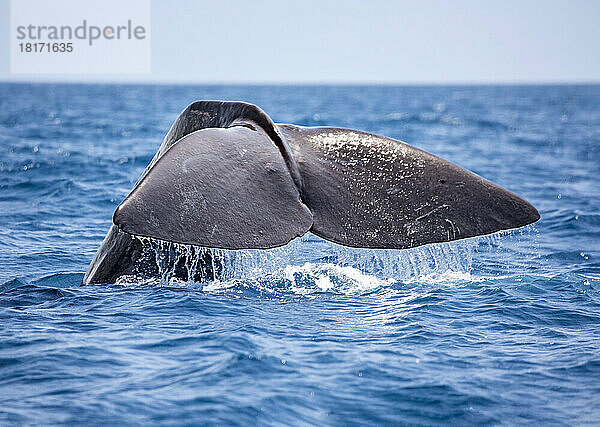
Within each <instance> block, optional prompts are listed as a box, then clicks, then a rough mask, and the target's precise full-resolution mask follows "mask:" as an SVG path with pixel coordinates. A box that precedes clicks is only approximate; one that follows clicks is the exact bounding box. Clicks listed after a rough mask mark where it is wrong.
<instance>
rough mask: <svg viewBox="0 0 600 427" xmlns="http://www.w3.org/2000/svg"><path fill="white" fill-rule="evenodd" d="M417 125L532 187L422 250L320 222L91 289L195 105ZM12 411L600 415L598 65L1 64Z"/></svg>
mask: <svg viewBox="0 0 600 427" xmlns="http://www.w3.org/2000/svg"><path fill="white" fill-rule="evenodd" d="M199 99H222V100H244V101H248V102H252V103H255V104H257V105H259V106H260V107H261V108H263V109H264V110H265V111H266V112H267V113H268V114H269V115H270V116H271V117H272V118H273V119H274V120H275V121H276V122H287V123H295V124H300V125H331V126H340V127H349V128H355V129H360V130H364V131H368V132H374V133H378V134H383V135H386V136H390V137H393V138H398V139H401V140H404V141H406V142H408V143H410V144H412V145H415V146H417V147H419V148H422V149H425V150H427V151H430V152H433V153H435V154H437V155H439V156H441V157H444V158H446V159H448V160H451V161H453V162H455V163H458V164H459V165H461V166H463V167H466V168H468V169H470V170H472V171H474V172H476V173H478V174H480V175H482V176H484V177H486V178H487V179H490V180H492V181H494V182H496V183H498V184H500V185H501V186H503V187H506V188H508V189H510V190H512V191H514V192H516V193H517V194H519V195H521V196H523V197H525V198H526V199H528V200H529V201H530V202H532V203H533V204H534V205H535V206H536V207H537V208H538V209H539V211H540V213H541V215H542V219H541V220H540V221H539V222H538V223H536V224H535V225H534V226H529V227H526V228H524V229H520V230H516V231H512V232H508V233H500V234H497V235H493V236H486V237H480V238H474V239H468V240H464V241H459V242H453V243H448V244H441V245H430V246H426V247H422V248H417V249H411V250H408V251H368V250H349V249H345V248H343V247H338V246H334V245H331V244H328V243H326V242H324V241H322V240H320V239H318V238H316V237H314V236H308V237H306V238H304V239H301V240H299V241H295V242H292V244H290V245H289V246H288V247H284V248H282V249H278V250H274V251H268V252H249V253H245V254H241V256H240V259H239V260H238V263H237V264H236V266H235V268H234V270H233V271H232V272H231V274H230V278H228V279H227V280H220V281H215V282H210V283H183V282H178V281H169V280H168V278H167V280H162V281H156V282H154V283H152V282H135V281H123V282H121V283H117V284H114V285H108V286H107V285H103V286H98V285H93V286H84V287H82V286H80V283H81V280H82V278H83V273H84V272H85V270H86V269H87V265H88V264H89V262H90V260H91V258H92V256H93V255H94V253H95V251H96V249H97V248H98V246H99V245H100V242H101V240H102V238H103V237H104V234H105V233H106V231H107V230H108V228H109V226H110V223H111V217H112V213H113V211H114V209H115V208H116V206H117V205H118V204H119V203H120V201H121V200H122V199H123V198H124V196H125V195H126V194H127V193H128V192H129V191H130V189H131V188H132V186H133V184H134V183H135V181H136V179H137V178H138V176H139V175H140V173H141V172H142V171H143V169H144V168H145V166H146V165H147V164H148V162H149V161H150V159H151V158H152V156H153V155H154V153H155V151H156V149H157V148H158V146H159V144H160V142H161V141H162V138H163V136H164V134H165V133H166V131H167V130H168V129H169V127H170V125H171V123H172V122H173V120H174V119H175V118H176V117H177V115H178V114H179V112H180V111H181V110H183V108H184V107H185V106H186V105H188V104H189V103H191V102H193V101H195V100H199ZM0 105H1V108H0V424H3V425H6V424H58V423H60V424H136V423H170V424H232V425H248V424H261V425H272V424H273V425H276V424H290V425H307V424H317V425H322V424H326V425H353V424H377V425H391V424H394V425H396V424H422V425H439V424H461V425H465V424H524V423H526V424H533V423H543V424H598V423H600V409H599V407H600V294H599V292H600V186H599V185H598V179H597V178H598V176H599V174H600V86H523V87H511V86H501V87H491V86H490V87H487V86H482V87H470V86H459V87H376V86H374V87H350V86H315V87H311V86H302V87H289V86H181V85H177V86H166V85H163V86H152V85H59V84H7V83H4V84H0Z"/></svg>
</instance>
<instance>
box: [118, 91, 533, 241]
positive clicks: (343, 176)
mask: <svg viewBox="0 0 600 427" xmlns="http://www.w3.org/2000/svg"><path fill="white" fill-rule="evenodd" d="M539 217H540V216H539V213H538V212H537V210H536V209H535V208H534V207H533V206H532V205H531V204H529V203H528V202H527V201H525V200H524V199H522V198H520V197H519V196H517V195H515V194H513V193H511V192H510V191H508V190H505V189H503V188H501V187H499V186H498V185H496V184H493V183H491V182H489V181H487V180H485V179H484V178H482V177H480V176H478V175H475V174H473V173H471V172H469V171H467V170H465V169H463V168H461V167H459V166H457V165H455V164H453V163H451V162H448V161H446V160H444V159H441V158H439V157H437V156H434V155H432V154H429V153H427V152H425V151H422V150H419V149H417V148H414V147H412V146H410V145H408V144H405V143H403V142H400V141H397V140H393V139H390V138H385V137H381V136H377V135H373V134H369V133H365V132H359V131H355V130H348V129H339V128H327V127H317V128H308V127H300V126H293V125H282V124H275V123H273V121H272V120H271V119H270V118H269V116H267V115H266V114H265V113H264V112H263V111H262V110H261V109H260V108H258V107H256V106H254V105H251V104H247V103H243V102H218V101H201V102H196V103H194V104H192V105H190V106H189V107H188V108H186V109H185V110H184V111H183V113H182V114H181V115H180V116H179V118H178V119H177V120H176V122H175V123H174V124H173V126H172V128H171V130H170V131H169V133H168V134H167V136H166V137H165V140H164V142H163V144H162V146H161V147H160V149H159V151H158V152H157V154H156V156H155V158H154V159H153V160H152V162H151V163H150V165H149V166H148V168H147V169H146V171H145V172H144V174H143V175H142V177H141V178H140V180H139V181H138V183H137V185H136V186H135V188H134V189H133V191H132V192H131V193H130V194H129V195H128V196H127V197H126V198H125V200H124V201H123V202H122V203H121V205H119V207H118V208H117V210H116V211H115V214H114V217H113V222H114V224H115V225H116V226H117V227H118V228H119V229H120V230H122V231H124V232H126V233H129V234H133V235H138V236H147V237H153V238H157V239H161V240H167V241H172V242H177V243H185V244H193V245H199V246H205V247H216V248H224V249H248V248H271V247H276V246H281V245H284V244H286V243H287V242H289V241H290V240H292V239H294V238H295V237H298V236H301V235H303V234H305V233H306V232H308V231H310V232H312V233H314V234H316V235H318V236H320V237H323V238H325V239H327V240H330V241H333V242H335V243H339V244H342V245H346V246H353V247H367V248H393V249H404V248H410V247H415V246H420V245H424V244H428V243H436V242H448V241H452V240H457V239H463V238H467V237H473V236H478V235H483V234H489V233H493V232H496V231H499V230H505V229H510V228H516V227H521V226H524V225H527V224H530V223H533V222H535V221H537V220H538V219H539Z"/></svg>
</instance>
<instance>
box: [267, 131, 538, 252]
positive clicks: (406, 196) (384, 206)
mask: <svg viewBox="0 0 600 427" xmlns="http://www.w3.org/2000/svg"><path fill="white" fill-rule="evenodd" d="M279 129H280V130H281V133H282V135H283V137H284V139H285V140H286V141H287V142H288V143H289V144H290V146H291V148H292V151H293V153H294V156H295V158H296V160H297V162H298V166H299V170H300V175H301V176H302V180H303V188H302V191H301V195H302V200H303V201H304V203H305V204H306V205H307V206H308V208H309V209H310V211H311V212H312V214H313V226H312V228H311V230H310V231H311V232H313V233H314V234H316V235H318V236H320V237H323V238H324V239H327V240H331V241H333V242H335V243H339V244H342V245H346V246H354V247H368V248H386V249H406V248H411V247H415V246H420V245H424V244H427V243H437V242H448V241H451V240H457V239H463V238H466V237H473V236H479V235H483V234H489V233H493V232H496V231H499V230H506V229H510V228H516V227H521V226H524V225H527V224H530V223H532V222H535V221H537V220H538V219H539V214H538V212H537V210H536V209H535V208H534V207H533V206H532V205H531V204H529V203H528V202H527V201H525V200H523V199H522V198H520V197H519V196H517V195H515V194H513V193H511V192H510V191H508V190H505V189H503V188H502V187H499V186H498V185H496V184H493V183H491V182H490V181H487V180H485V179H483V178H481V177H480V176H478V175H475V174H474V173H471V172H469V171H467V170H465V169H463V168H461V167H459V166H457V165H455V164H453V163H451V162H449V161H447V160H444V159H441V158H439V157H437V156H434V155H432V154H429V153H427V152H425V151H422V150H419V149H417V148H415V147H412V146H410V145H408V144H405V143H404V142H401V141H397V140H394V139H390V138H384V137H381V136H377V135H373V134H369V133H365V132H359V131H355V130H349V129H338V128H326V127H317V128H307V127H299V126H291V125H279Z"/></svg>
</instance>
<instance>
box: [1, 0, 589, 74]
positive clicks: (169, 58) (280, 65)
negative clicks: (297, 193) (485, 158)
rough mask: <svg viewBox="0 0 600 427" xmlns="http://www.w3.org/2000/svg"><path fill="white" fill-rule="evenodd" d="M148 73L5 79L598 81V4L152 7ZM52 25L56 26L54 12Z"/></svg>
mask: <svg viewBox="0 0 600 427" xmlns="http://www.w3.org/2000/svg"><path fill="white" fill-rule="evenodd" d="M151 7H152V12H151V28H150V31H149V37H150V40H151V55H152V57H151V73H148V74H132V75H126V74H11V73H10V48H9V45H10V42H9V41H10V40H11V39H10V34H9V33H10V25H9V24H10V13H9V12H10V2H9V0H0V16H2V18H1V19H3V20H4V21H3V24H4V25H1V26H0V39H2V40H4V41H5V42H4V43H2V47H1V48H0V57H2V58H4V60H3V61H2V67H0V81H3V82H12V81H18V82H65V83H68V82H74V83H96V82H98V83H150V84H174V83H175V84H207V85H231V84H250V85H269V84H277V85H299V84H301V85H332V84H333V85H395V86H419V85H427V86H429V85H460V86H462V85H520V84H598V83H600V55H599V54H598V52H600V26H598V25H597V22H596V21H597V17H598V16H600V2H593V1H584V0H580V1H562V0H561V1H553V2H544V1H540V0H531V1H525V2H516V1H508V2H503V3H501V4H488V3H482V2H477V1H471V0H460V1H456V2H452V3H448V2H444V1H438V0H435V1H433V0H431V1H427V2H423V3H417V2H393V1H388V0H380V1H376V2H372V3H368V4H367V3H364V2H361V1H358V0H351V1H346V2H344V3H338V2H334V1H331V0H329V1H321V2H317V1H313V0H310V1H304V2H302V3H301V4H300V3H289V4H287V3H286V4H280V3H278V2H275V1H272V0H260V1H256V2H253V3H251V4H250V3H244V2H240V1H231V2H218V3H211V2H206V1H198V2H192V1H180V2H177V3H169V2H167V1H165V0H153V1H152V3H151ZM48 19H49V20H60V19H61V14H60V11H57V13H56V16H53V17H52V16H51V17H48Z"/></svg>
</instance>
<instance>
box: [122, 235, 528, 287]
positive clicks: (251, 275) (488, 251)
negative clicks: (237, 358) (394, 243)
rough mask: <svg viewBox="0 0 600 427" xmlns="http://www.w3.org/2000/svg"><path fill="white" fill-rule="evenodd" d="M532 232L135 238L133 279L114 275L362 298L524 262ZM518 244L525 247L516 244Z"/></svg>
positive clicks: (470, 278) (148, 281) (480, 275)
mask: <svg viewBox="0 0 600 427" xmlns="http://www.w3.org/2000/svg"><path fill="white" fill-rule="evenodd" d="M536 233H537V230H535V228H533V227H529V228H525V229H519V230H515V231H507V232H501V233H495V234H492V235H488V236H481V237H476V238H470V239H465V240H459V241H454V242H448V243H438V244H432V245H426V246H421V247H417V248H411V249H405V250H394V249H362V248H350V247H346V246H342V245H338V244H335V243H332V242H329V241H326V240H324V239H321V238H319V237H317V236H315V235H312V234H308V235H305V236H303V237H301V238H298V239H295V240H293V241H292V242H290V243H289V244H287V245H285V246H281V247H278V248H273V249H266V250H265V249H240V250H227V249H218V248H205V247H198V246H191V245H183V244H178V243H172V242H166V241H161V240H156V239H151V238H146V237H137V239H139V241H140V242H141V243H142V247H143V255H142V256H141V257H140V262H139V265H138V266H137V267H136V272H135V274H133V275H128V276H122V277H120V278H119V279H118V281H117V284H120V285H140V284H144V285H154V286H190V285H195V286H198V285H200V286H201V287H202V290H203V291H205V292H217V293H219V292H227V291H230V290H232V289H240V288H254V289H257V290H259V291H260V292H266V293H270V294H274V293H277V292H279V291H281V290H284V291H286V292H288V291H289V292H293V293H295V294H299V295H308V294H316V293H323V292H327V293H342V294H360V293H369V292H373V291H377V290H379V289H388V288H389V287H390V286H392V285H394V284H415V283H423V284H437V285H440V284H447V285H451V284H461V283H462V284H464V283H471V282H478V281H481V280H485V279H487V278H488V277H487V276H486V275H485V271H486V268H485V266H486V265H487V264H488V263H490V262H493V263H494V264H495V266H494V267H497V266H498V264H500V265H502V264H503V263H505V262H506V260H509V259H513V260H514V259H515V257H514V253H515V252H521V253H522V255H523V256H522V257H521V259H526V258H529V259H531V257H532V256H533V255H534V254H532V249H531V245H530V244H529V243H530V242H527V240H528V239H527V238H525V239H523V237H527V236H530V235H531V234H534V235H535V234H536ZM523 241H525V243H526V244H525V245H520V243H523ZM523 264H524V265H526V264H527V263H526V262H524V261H523ZM529 264H531V262H529ZM514 267H515V266H514V265H511V266H508V267H507V268H508V269H510V268H512V269H513V270H514Z"/></svg>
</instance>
